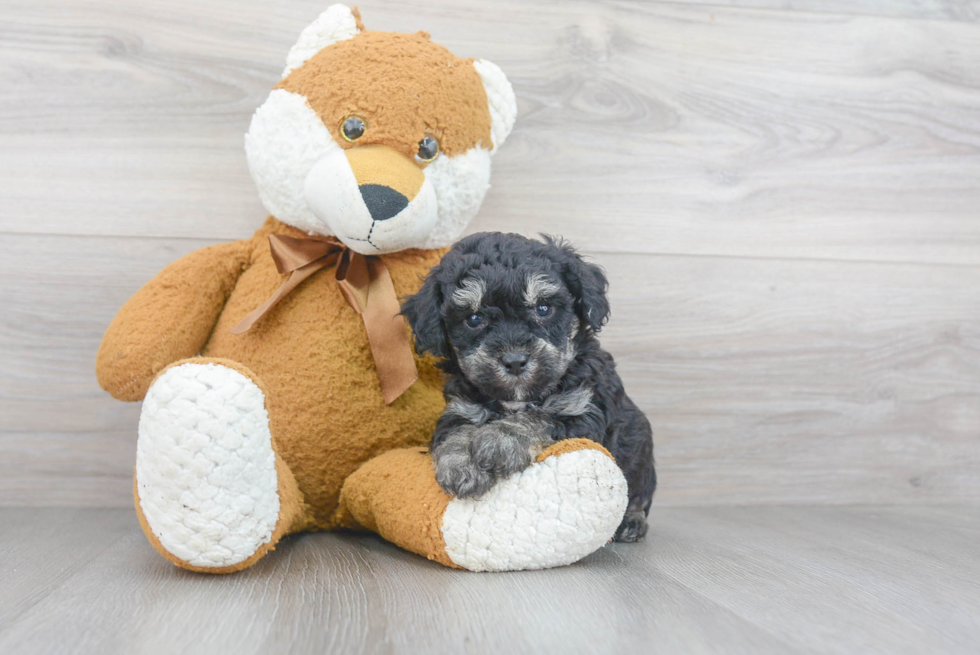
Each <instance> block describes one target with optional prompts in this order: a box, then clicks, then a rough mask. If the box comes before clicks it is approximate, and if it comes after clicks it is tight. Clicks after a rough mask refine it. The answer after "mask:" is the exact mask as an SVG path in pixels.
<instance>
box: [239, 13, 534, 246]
mask: <svg viewBox="0 0 980 655" xmlns="http://www.w3.org/2000/svg"><path fill="white" fill-rule="evenodd" d="M516 114H517V103H516V100H515V98H514V91H513V89H512V88H511V85H510V82H508V81H507V78H506V76H505V75H504V74H503V72H502V71H501V70H500V68H498V67H497V66H496V65H495V64H493V63H491V62H489V61H486V60H482V59H477V60H473V59H460V58H458V57H456V56H454V55H453V54H452V53H451V52H449V51H448V50H447V49H446V48H444V47H442V46H439V45H436V44H435V43H432V42H431V41H430V40H429V35H428V34H426V33H425V32H419V33H417V34H398V33H393V32H374V31H368V30H365V29H364V26H363V25H362V24H361V21H360V16H359V14H358V12H357V10H356V9H354V10H351V9H349V8H347V7H346V6H344V5H333V6H331V7H329V8H328V9H327V10H326V11H325V12H323V14H321V15H320V17H319V18H317V19H316V20H315V21H314V22H313V23H312V24H311V25H309V26H308V27H307V28H306V29H305V30H303V32H302V34H300V37H299V40H298V41H297V43H296V45H294V46H293V47H292V49H291V50H290V51H289V55H288V57H287V58H286V69H285V71H284V73H283V78H282V81H280V82H279V84H277V85H276V86H275V87H274V88H273V90H272V92H271V93H270V94H269V97H268V99H267V100H266V101H265V103H263V104H262V106H260V107H259V108H258V110H257V111H256V112H255V115H254V116H253V117H252V123H251V125H250V127H249V130H248V134H246V135H245V151H246V156H247V158H248V167H249V171H250V172H251V174H252V178H253V179H254V180H255V184H256V186H257V187H258V190H259V196H260V198H261V199H262V203H263V204H264V205H265V207H266V209H267V210H268V211H269V213H270V214H272V215H273V216H275V217H276V218H277V219H279V220H280V221H283V222H284V223H287V224H289V225H292V226H293V227H296V228H299V229H301V230H303V231H305V232H308V233H309V234H317V235H334V236H336V237H337V238H338V239H340V240H341V241H343V242H344V244H345V245H347V246H348V247H349V248H351V249H352V250H354V251H355V252H359V253H362V254H365V255H377V254H382V253H388V252H395V251H398V250H404V249H406V248H438V247H442V246H446V245H449V244H450V243H452V242H453V241H454V240H455V239H456V238H457V237H459V235H460V234H462V232H463V230H464V229H465V228H466V225H467V223H469V221H470V219H472V218H473V216H474V215H476V212H477V210H478V209H479V208H480V204H481V203H482V202H483V197H484V196H485V195H486V192H487V190H488V189H489V187H490V156H491V155H492V154H493V153H494V152H495V151H496V150H497V148H499V147H500V146H501V144H503V142H504V140H505V139H506V138H507V135H508V134H509V133H510V130H511V128H512V127H513V124H514V118H515V116H516Z"/></svg>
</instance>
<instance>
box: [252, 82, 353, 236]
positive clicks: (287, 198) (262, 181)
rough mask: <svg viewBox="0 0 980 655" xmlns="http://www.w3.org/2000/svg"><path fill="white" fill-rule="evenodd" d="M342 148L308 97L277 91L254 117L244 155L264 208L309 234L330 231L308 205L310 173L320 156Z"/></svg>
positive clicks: (321, 157)
mask: <svg viewBox="0 0 980 655" xmlns="http://www.w3.org/2000/svg"><path fill="white" fill-rule="evenodd" d="M334 151H339V152H340V154H341V155H343V149H342V148H341V147H340V146H338V145H337V144H336V142H334V140H333V137H331V136H330V132H329V130H327V128H326V126H325V125H324V124H323V121H322V120H320V117H319V116H318V115H317V113H316V112H315V111H313V108H312V107H310V105H309V103H308V102H307V101H306V98H305V97H304V96H301V95H299V94H296V93H290V92H289V91H286V90H285V89H275V90H273V91H272V93H270V94H269V97H268V99H267V100H266V101H265V102H264V103H263V104H262V106H260V107H259V108H258V109H257V110H256V111H255V115H254V116H252V124H251V125H250V126H249V128H248V134H246V135H245V156H246V158H247V160H248V170H249V172H250V173H251V174H252V179H253V180H254V181H255V186H256V187H258V190H259V198H260V199H261V200H262V204H263V205H265V209H266V211H268V212H269V213H270V214H272V215H273V216H275V217H276V218H278V219H279V220H280V221H282V222H284V223H288V224H289V225H292V226H293V227H297V228H299V229H301V230H304V231H305V232H308V233H311V234H321V235H328V234H332V232H331V231H330V226H329V225H328V224H327V223H326V222H325V221H323V220H321V219H319V218H317V217H316V216H315V215H314V214H313V212H312V211H310V208H309V206H308V205H307V203H306V196H305V194H304V187H305V185H306V176H307V175H308V174H309V172H310V170H312V169H313V167H314V166H315V165H316V164H317V162H319V161H320V160H321V159H323V158H324V157H326V156H327V155H328V154H330V153H332V152H334Z"/></svg>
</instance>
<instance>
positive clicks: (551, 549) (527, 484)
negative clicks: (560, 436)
mask: <svg viewBox="0 0 980 655" xmlns="http://www.w3.org/2000/svg"><path fill="white" fill-rule="evenodd" d="M583 441H584V440H583ZM626 502H627V494H626V479H625V478H624V477H623V474H622V472H621V471H620V470H619V468H618V467H617V466H616V463H615V461H613V459H612V458H611V457H610V456H609V455H608V454H606V453H605V452H602V451H599V450H596V449H592V448H584V449H581V450H574V451H573V452H567V453H562V454H560V455H557V456H549V457H546V458H544V459H543V460H542V461H539V462H537V463H536V464H533V465H532V466H531V467H530V468H528V469H526V470H524V471H523V472H521V473H519V474H517V475H513V476H511V477H509V478H506V479H504V480H501V481H500V482H498V483H497V484H496V485H495V486H494V487H493V488H492V489H491V490H490V491H489V492H487V494H486V495H484V496H483V497H482V498H480V499H479V500H464V499H454V500H452V501H450V502H449V504H448V506H447V507H446V511H445V514H444V515H443V520H442V535H443V538H444V539H445V542H446V553H447V554H448V555H449V557H450V559H452V561H453V562H454V563H455V564H456V565H457V566H460V567H462V568H465V569H469V570H470V571H514V570H522V569H542V568H551V567H554V566H564V565H566V564H571V563H573V562H577V561H578V560H580V559H582V558H583V557H585V556H586V555H588V554H589V553H592V552H593V551H595V550H597V549H599V548H600V547H602V546H603V545H604V544H605V543H606V542H608V541H609V540H610V539H611V538H612V536H613V534H614V533H615V532H616V528H617V527H618V526H619V522H620V520H621V519H622V516H623V512H624V511H625V509H626Z"/></svg>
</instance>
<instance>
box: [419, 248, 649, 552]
mask: <svg viewBox="0 0 980 655" xmlns="http://www.w3.org/2000/svg"><path fill="white" fill-rule="evenodd" d="M544 238H545V241H544V243H541V242H539V241H532V240H531V239H527V238H525V237H523V236H520V235H517V234H501V233H499V232H485V233H481V234H474V235H472V236H470V237H467V238H465V239H463V240H462V241H460V242H459V243H457V244H456V245H455V246H453V248H452V250H450V251H449V252H448V253H447V254H446V256H445V257H443V258H442V261H441V262H440V263H439V265H438V266H436V267H435V268H433V269H432V270H431V271H430V272H429V274H428V276H427V277H426V280H425V283H424V284H423V285H422V288H421V290H420V291H419V292H418V293H417V294H416V295H414V296H412V297H410V298H408V299H407V300H406V301H405V303H404V305H403V306H402V312H403V314H404V315H405V317H406V318H407V319H408V322H409V323H410V324H411V326H412V330H413V331H414V333H415V348H416V349H417V350H418V351H419V352H428V353H432V354H433V355H436V356H437V357H442V358H444V359H443V363H442V368H443V370H444V371H445V372H446V374H447V381H446V387H445V396H446V403H447V404H446V411H445V413H443V415H442V417H441V418H440V419H439V423H438V425H437V426H436V431H435V434H434V435H433V438H432V457H433V459H434V460H435V465H436V479H437V480H438V482H439V484H440V485H441V486H442V488H443V489H445V490H446V492H448V493H450V494H454V495H456V496H458V497H463V498H465V497H477V496H480V495H482V494H483V493H484V492H486V491H487V490H488V489H489V488H490V487H491V486H492V485H493V483H494V481H495V480H496V479H497V478H500V477H506V476H508V475H510V474H512V473H514V472H516V471H520V470H523V469H524V468H526V467H528V466H530V464H531V463H532V462H533V460H534V457H535V455H537V454H538V453H539V452H541V450H543V449H544V448H546V447H547V446H548V445H550V444H551V443H553V442H554V441H555V440H558V439H566V438H570V437H587V438H589V439H593V440H595V441H598V442H599V443H601V444H602V445H603V446H605V447H606V449H608V450H609V452H611V453H612V454H613V456H614V457H615V458H616V462H617V463H618V464H619V466H620V468H621V469H622V470H623V473H624V474H625V476H626V481H627V483H628V485H629V505H628V507H627V510H626V516H625V517H624V519H623V522H622V524H621V525H620V527H619V529H618V530H617V531H616V537H615V538H616V540H617V541H637V540H639V539H642V538H643V536H644V535H645V534H646V531H647V523H646V516H647V513H648V512H649V511H650V502H651V500H652V498H653V492H654V489H655V488H656V486H657V475H656V473H655V471H654V467H653V433H652V431H651V429H650V422H649V421H647V418H646V416H644V415H643V413H642V412H640V410H639V409H638V408H637V407H636V405H635V404H633V401H632V400H630V399H629V397H628V396H627V395H626V392H625V391H624V390H623V383H622V381H621V380H620V379H619V375H617V374H616V365H615V363H614V362H613V358H612V356H611V355H610V354H609V353H607V352H606V351H604V350H602V348H600V346H599V341H598V339H597V338H596V333H597V332H599V330H600V329H601V328H602V326H603V324H604V323H605V322H606V319H607V318H608V316H609V303H608V301H607V300H606V289H607V287H608V282H607V281H606V277H605V275H604V274H603V272H602V269H600V268H599V267H598V266H595V265H592V264H588V263H586V262H585V261H583V260H582V258H581V257H580V256H579V255H578V254H577V253H576V252H575V250H574V249H573V248H572V247H571V246H569V245H567V244H565V243H563V242H561V241H560V240H556V239H553V238H551V237H544Z"/></svg>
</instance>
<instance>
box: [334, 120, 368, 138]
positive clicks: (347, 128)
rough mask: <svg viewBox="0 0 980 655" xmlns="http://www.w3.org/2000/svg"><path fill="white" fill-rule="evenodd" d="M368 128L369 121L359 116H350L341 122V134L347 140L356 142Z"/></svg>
mask: <svg viewBox="0 0 980 655" xmlns="http://www.w3.org/2000/svg"><path fill="white" fill-rule="evenodd" d="M366 129H367V123H365V122H364V119H361V118H358V117H357V116H348V117H347V118H345V119H344V120H343V122H342V123H341V124H340V135H341V136H342V137H344V140H345V141H349V142H350V143H354V142H355V141H357V140H358V139H360V138H361V136H362V135H363V134H364V130H366Z"/></svg>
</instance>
